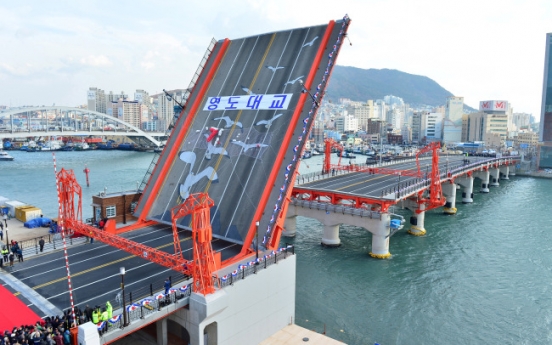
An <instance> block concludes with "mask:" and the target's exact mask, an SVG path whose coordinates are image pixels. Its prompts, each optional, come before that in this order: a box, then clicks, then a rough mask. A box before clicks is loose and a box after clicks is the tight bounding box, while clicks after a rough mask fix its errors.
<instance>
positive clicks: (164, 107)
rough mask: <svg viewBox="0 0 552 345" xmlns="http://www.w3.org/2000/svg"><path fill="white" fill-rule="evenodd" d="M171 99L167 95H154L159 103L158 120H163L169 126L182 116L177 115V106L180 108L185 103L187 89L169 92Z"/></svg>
mask: <svg viewBox="0 0 552 345" xmlns="http://www.w3.org/2000/svg"><path fill="white" fill-rule="evenodd" d="M167 93H168V94H169V96H170V97H167V96H166V94H165V93H162V94H158V95H154V96H152V97H154V98H155V99H156V100H157V102H156V104H157V109H156V110H157V119H158V120H163V121H164V122H165V123H166V124H168V125H167V128H168V126H169V125H170V124H171V123H173V122H174V121H173V120H174V119H175V118H176V117H178V115H179V114H180V112H179V114H175V106H177V107H179V106H178V103H182V104H183V103H185V101H186V97H187V95H188V92H187V89H175V90H170V91H167Z"/></svg>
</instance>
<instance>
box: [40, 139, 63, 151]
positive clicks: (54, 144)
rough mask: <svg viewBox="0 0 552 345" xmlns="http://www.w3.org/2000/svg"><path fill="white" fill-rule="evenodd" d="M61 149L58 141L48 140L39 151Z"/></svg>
mask: <svg viewBox="0 0 552 345" xmlns="http://www.w3.org/2000/svg"><path fill="white" fill-rule="evenodd" d="M60 149H61V142H60V141H58V140H50V141H47V142H46V143H44V145H42V148H41V151H58V150H60Z"/></svg>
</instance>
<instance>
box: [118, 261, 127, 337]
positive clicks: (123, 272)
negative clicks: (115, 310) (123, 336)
mask: <svg viewBox="0 0 552 345" xmlns="http://www.w3.org/2000/svg"><path fill="white" fill-rule="evenodd" d="M119 273H120V274H121V290H122V292H123V327H126V326H128V320H127V311H126V302H125V273H126V272H125V268H124V267H120V268H119Z"/></svg>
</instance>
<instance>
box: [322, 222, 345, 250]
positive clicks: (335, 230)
mask: <svg viewBox="0 0 552 345" xmlns="http://www.w3.org/2000/svg"><path fill="white" fill-rule="evenodd" d="M332 223H333V222H332ZM339 225H340V224H325V223H324V234H323V235H322V245H323V246H326V247H339V246H340V245H341V240H340V239H339Z"/></svg>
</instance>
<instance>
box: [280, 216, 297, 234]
mask: <svg viewBox="0 0 552 345" xmlns="http://www.w3.org/2000/svg"><path fill="white" fill-rule="evenodd" d="M296 233H297V217H296V216H295V217H288V218H286V219H285V221H284V231H282V236H284V237H295V234H296Z"/></svg>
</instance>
